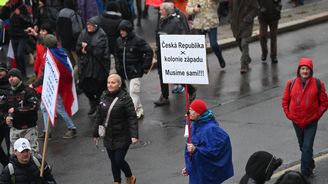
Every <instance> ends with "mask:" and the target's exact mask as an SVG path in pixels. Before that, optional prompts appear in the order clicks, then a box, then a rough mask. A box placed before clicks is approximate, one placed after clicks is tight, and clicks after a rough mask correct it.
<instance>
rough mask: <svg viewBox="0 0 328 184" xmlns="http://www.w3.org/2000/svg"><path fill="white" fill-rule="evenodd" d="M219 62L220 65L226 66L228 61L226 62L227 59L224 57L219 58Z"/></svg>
mask: <svg viewBox="0 0 328 184" xmlns="http://www.w3.org/2000/svg"><path fill="white" fill-rule="evenodd" d="M219 63H220V67H221V68H225V66H226V62H225V60H224V59H223V57H221V58H219Z"/></svg>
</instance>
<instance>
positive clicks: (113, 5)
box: [106, 1, 118, 12]
mask: <svg viewBox="0 0 328 184" xmlns="http://www.w3.org/2000/svg"><path fill="white" fill-rule="evenodd" d="M106 10H107V11H113V12H118V6H117V3H116V2H113V1H109V2H108V3H107V6H106Z"/></svg>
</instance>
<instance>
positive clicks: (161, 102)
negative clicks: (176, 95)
mask: <svg viewBox="0 0 328 184" xmlns="http://www.w3.org/2000/svg"><path fill="white" fill-rule="evenodd" d="M154 104H155V105H157V106H164V105H169V104H170V100H169V99H168V98H164V97H163V95H161V96H160V97H159V99H158V100H157V101H155V102H154Z"/></svg>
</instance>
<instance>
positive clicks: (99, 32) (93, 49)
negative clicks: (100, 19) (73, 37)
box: [76, 26, 110, 83]
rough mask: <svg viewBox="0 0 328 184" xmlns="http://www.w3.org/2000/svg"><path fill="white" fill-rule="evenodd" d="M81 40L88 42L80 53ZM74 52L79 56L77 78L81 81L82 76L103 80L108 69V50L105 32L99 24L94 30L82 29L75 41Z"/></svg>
mask: <svg viewBox="0 0 328 184" xmlns="http://www.w3.org/2000/svg"><path fill="white" fill-rule="evenodd" d="M82 42H86V43H87V44H88V46H87V48H86V51H87V53H86V54H84V53H82V45H81V44H82ZM76 53H77V54H78V56H79V59H80V62H79V66H78V67H79V79H80V82H81V83H83V79H84V78H90V79H97V80H99V81H103V80H106V79H107V76H108V74H109V70H110V57H109V52H108V40H107V36H106V33H105V32H104V30H103V29H101V28H100V27H99V26H98V27H97V28H96V31H95V32H92V33H89V32H88V31H87V30H86V29H84V30H82V32H81V34H80V36H79V38H78V40H77V43H76Z"/></svg>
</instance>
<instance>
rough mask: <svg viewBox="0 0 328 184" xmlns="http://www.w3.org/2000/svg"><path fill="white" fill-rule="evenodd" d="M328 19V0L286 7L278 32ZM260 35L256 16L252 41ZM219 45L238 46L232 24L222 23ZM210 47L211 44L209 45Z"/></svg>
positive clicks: (223, 46) (225, 46)
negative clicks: (231, 27)
mask: <svg viewBox="0 0 328 184" xmlns="http://www.w3.org/2000/svg"><path fill="white" fill-rule="evenodd" d="M325 21H328V0H321V1H317V2H313V3H309V4H305V5H303V6H298V7H296V8H291V9H284V10H282V12H281V19H280V20H279V26H278V34H281V33H284V32H288V31H292V30H295V29H301V28H303V27H306V26H311V25H314V24H318V23H322V22H325ZM258 35H259V22H258V20H257V18H256V20H255V21H254V27H253V36H252V41H257V40H258ZM218 40H219V45H220V46H221V48H222V49H226V48H230V47H233V46H236V43H235V38H234V37H233V35H232V32H231V29H230V24H224V25H220V26H219V29H218ZM207 48H209V44H208V45H207Z"/></svg>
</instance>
